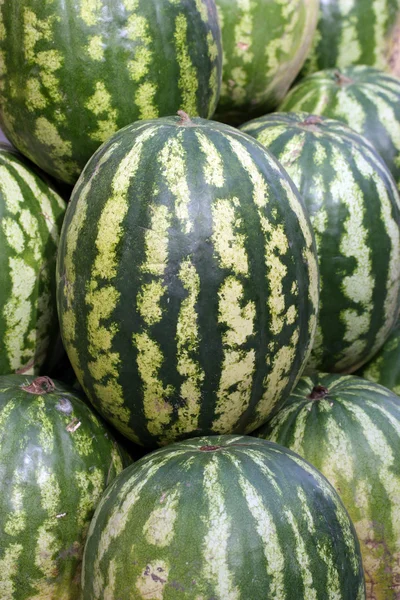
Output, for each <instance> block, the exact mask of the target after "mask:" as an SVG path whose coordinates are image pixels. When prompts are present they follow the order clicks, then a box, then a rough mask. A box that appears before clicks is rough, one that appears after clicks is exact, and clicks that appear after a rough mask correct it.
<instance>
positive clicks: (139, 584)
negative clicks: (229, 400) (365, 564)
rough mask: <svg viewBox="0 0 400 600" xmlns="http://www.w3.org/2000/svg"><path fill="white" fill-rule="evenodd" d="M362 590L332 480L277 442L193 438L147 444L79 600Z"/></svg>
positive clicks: (341, 594) (251, 597)
mask: <svg viewBox="0 0 400 600" xmlns="http://www.w3.org/2000/svg"><path fill="white" fill-rule="evenodd" d="M105 597H110V598H117V597H121V598H124V599H125V600H131V599H132V600H133V599H134V600H142V599H143V600H144V599H145V598H149V597H151V598H159V599H162V600H189V599H190V600H192V599H194V598H196V599H199V600H200V599H208V598H214V599H215V600H259V599H260V598H262V597H265V598H276V599H278V598H279V600H299V598H304V599H307V600H328V599H329V600H333V599H335V600H342V599H343V600H350V599H351V600H363V598H364V597H365V593H364V580H363V574H362V567H361V560H360V556H359V548H358V543H357V541H356V538H355V534H354V530H353V526H352V525H351V523H350V520H349V518H348V515H347V513H346V512H345V510H344V508H343V507H342V505H341V503H340V501H339V498H338V497H337V496H336V494H335V493H334V491H333V489H332V488H331V487H330V486H329V485H328V483H327V482H326V480H325V479H324V478H323V477H322V476H321V475H320V474H319V473H318V472H317V471H316V470H315V469H313V468H312V467H311V466H310V465H309V464H307V463H306V462H305V461H303V460H302V459H301V458H300V457H299V456H297V455H295V454H294V453H291V452H289V451H287V450H285V449H283V448H281V447H279V446H277V445H275V444H268V443H267V442H263V441H261V440H256V439H254V438H253V439H251V438H250V439H249V438H246V437H236V436H220V437H217V436H214V437H208V438H196V439H193V440H188V441H186V442H183V443H180V444H174V445H172V446H169V447H168V448H165V449H162V450H159V451H157V452H155V453H152V454H149V455H147V456H146V457H145V458H144V459H142V460H141V461H140V462H138V463H136V465H135V466H134V467H133V468H132V467H131V468H128V469H126V470H125V471H124V473H123V474H121V475H120V476H119V477H118V478H117V479H116V480H115V482H114V483H113V484H112V485H111V486H110V487H109V489H108V490H107V492H106V493H105V495H104V496H103V498H102V501H101V503H100V504H99V507H98V509H97V511H96V513H95V516H94V518H93V521H92V523H91V526H90V530H89V535H88V542H87V545H86V548H85V557H84V568H83V600H89V599H90V600H100V599H101V598H105Z"/></svg>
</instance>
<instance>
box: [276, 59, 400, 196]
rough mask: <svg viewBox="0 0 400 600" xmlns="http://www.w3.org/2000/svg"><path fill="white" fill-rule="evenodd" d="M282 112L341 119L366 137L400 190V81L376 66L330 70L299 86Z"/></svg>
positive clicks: (286, 102) (293, 90) (291, 92)
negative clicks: (304, 113) (303, 112)
mask: <svg viewBox="0 0 400 600" xmlns="http://www.w3.org/2000/svg"><path fill="white" fill-rule="evenodd" d="M279 110H280V111H285V112H295V111H296V112H299V111H305V112H308V113H312V114H315V115H323V116H325V117H330V118H332V119H338V120H339V121H343V122H344V123H347V125H350V127H351V128H352V129H355V131H357V132H358V133H360V134H361V135H364V136H365V137H366V138H367V139H368V140H369V141H370V142H371V143H372V144H373V145H374V146H375V148H376V150H377V151H378V153H379V154H380V155H381V156H382V158H383V160H384V161H385V162H386V164H387V166H388V167H389V169H390V171H391V173H392V175H393V177H394V178H395V180H396V182H397V184H398V186H399V188H400V79H397V77H393V76H390V75H388V74H386V73H383V72H382V71H379V70H378V69H374V68H372V67H364V66H355V67H347V68H346V69H342V70H341V71H339V70H338V69H326V70H325V71H319V72H318V73H314V74H313V75H309V76H308V77H306V78H305V79H303V80H302V81H301V82H300V83H299V84H298V85H297V86H295V87H294V88H293V89H292V90H291V91H290V92H289V94H288V95H287V96H286V98H285V99H284V101H283V103H282V104H281V105H280V107H279Z"/></svg>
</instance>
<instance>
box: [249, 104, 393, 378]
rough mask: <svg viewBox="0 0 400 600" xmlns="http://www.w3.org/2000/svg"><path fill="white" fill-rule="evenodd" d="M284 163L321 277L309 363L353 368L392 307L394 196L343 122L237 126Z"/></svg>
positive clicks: (382, 333)
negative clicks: (304, 211)
mask: <svg viewBox="0 0 400 600" xmlns="http://www.w3.org/2000/svg"><path fill="white" fill-rule="evenodd" d="M242 129H243V131H245V132H247V133H249V134H250V135H253V136H254V137H255V138H256V139H257V140H258V141H259V142H261V143H262V144H263V145H264V146H265V147H266V148H267V149H268V150H270V151H271V152H272V154H273V155H274V156H276V158H277V159H278V160H279V162H280V163H281V164H282V165H283V166H284V167H285V169H286V170H287V172H288V173H289V175H290V176H291V178H292V179H293V182H294V183H295V185H296V186H297V188H298V190H299V191H300V193H301V195H302V197H303V199H304V201H305V204H306V207H307V209H308V212H309V215H310V219H311V223H312V225H313V228H314V233H315V237H316V242H317V249H318V260H319V268H320V276H321V297H320V313H319V321H318V328H317V335H316V340H315V344H314V348H313V351H312V355H311V360H310V363H309V367H310V368H313V369H315V368H319V369H322V370H325V371H328V372H332V371H338V372H346V371H347V372H349V371H354V370H356V369H357V368H358V367H359V366H360V365H361V364H363V363H365V362H366V361H367V360H368V359H369V358H371V357H372V356H373V355H374V354H375V353H376V352H377V351H378V349H379V348H380V347H381V346H382V344H383V343H384V341H385V340H386V338H387V336H388V335H389V332H390V330H391V328H392V327H393V325H394V322H395V320H396V315H397V313H398V309H399V306H400V197H399V194H398V192H397V189H396V185H395V182H394V181H393V179H392V177H391V175H390V173H389V171H388V169H387V168H386V166H385V165H384V163H383V161H382V160H381V159H380V157H379V156H378V155H377V154H376V152H374V150H373V148H372V147H371V146H370V145H369V144H368V142H367V141H366V140H365V139H364V138H362V137H360V136H359V135H357V134H356V133H355V132H354V131H352V130H351V129H350V128H349V127H347V126H346V125H343V124H342V123H340V122H338V121H335V120H331V119H321V118H319V117H312V116H311V117H310V115H308V114H307V113H276V114H273V115H267V116H266V117H263V118H260V119H255V120H254V121H251V122H249V123H248V124H246V125H244V126H243V127H242Z"/></svg>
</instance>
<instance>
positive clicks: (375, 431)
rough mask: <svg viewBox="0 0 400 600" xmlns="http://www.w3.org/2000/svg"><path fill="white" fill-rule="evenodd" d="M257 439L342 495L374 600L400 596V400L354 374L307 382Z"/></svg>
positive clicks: (370, 598) (318, 376)
mask: <svg viewBox="0 0 400 600" xmlns="http://www.w3.org/2000/svg"><path fill="white" fill-rule="evenodd" d="M257 435H258V436H259V437H262V438H264V439H268V440H271V441H274V442H278V443H279V444H282V445H284V446H286V447H287V448H290V449H291V450H293V451H294V452H297V453H298V454H300V455H301V456H303V457H304V458H305V459H306V460H308V461H309V462H310V463H311V464H313V465H314V466H315V467H317V469H319V470H320V471H321V473H323V474H324V475H325V477H327V479H329V481H330V482H331V484H332V485H333V486H334V487H335V489H336V490H337V491H338V492H339V495H340V497H341V499H342V501H343V503H344V505H345V506H346V508H347V510H348V512H349V514H350V517H351V519H352V521H353V523H354V525H355V528H356V531H357V534H358V538H359V540H360V544H361V553H362V557H363V564H364V571H365V577H366V585H367V599H368V600H398V598H399V597H400V493H399V490H400V468H399V467H400V398H399V397H398V396H396V395H395V394H393V392H390V391H389V390H387V389H386V388H384V387H382V386H380V385H377V384H375V383H371V382H369V381H365V380H363V379H360V378H359V377H354V376H351V375H347V376H343V375H342V376H340V375H323V374H316V375H314V376H312V377H302V378H301V380H300V382H299V384H298V386H297V387H296V389H295V390H294V392H293V394H292V395H291V396H290V399H289V400H288V402H287V403H286V404H285V406H284V408H283V409H282V410H281V411H280V412H279V413H278V414H277V415H276V416H275V417H274V418H273V419H272V420H271V421H270V422H269V423H268V425H266V426H265V427H263V428H262V429H261V430H259V431H258V432H257Z"/></svg>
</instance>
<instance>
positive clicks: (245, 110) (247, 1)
mask: <svg viewBox="0 0 400 600" xmlns="http://www.w3.org/2000/svg"><path fill="white" fill-rule="evenodd" d="M216 4H217V9H218V14H219V17H220V23H221V30H222V43H223V49H224V58H223V82H222V89H221V99H220V102H219V105H218V108H217V115H218V119H220V120H223V121H226V122H232V123H243V121H245V120H247V119H248V118H249V116H257V115H260V114H263V113H265V112H268V111H269V110H272V109H273V108H275V107H276V106H277V104H279V102H280V101H281V100H282V99H283V97H284V96H285V94H286V92H287V90H288V89H289V87H290V85H291V84H292V82H293V80H294V79H295V77H296V75H297V74H298V72H299V70H300V69H301V67H302V65H303V62H304V60H305V58H306V56H307V53H308V51H309V49H310V46H311V42H312V38H313V33H314V30H315V26H316V22H317V14H318V4H319V2H318V0H290V1H289V2H288V1H287V0H278V1H276V0H274V1H272V0H257V1H251V0H216Z"/></svg>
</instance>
